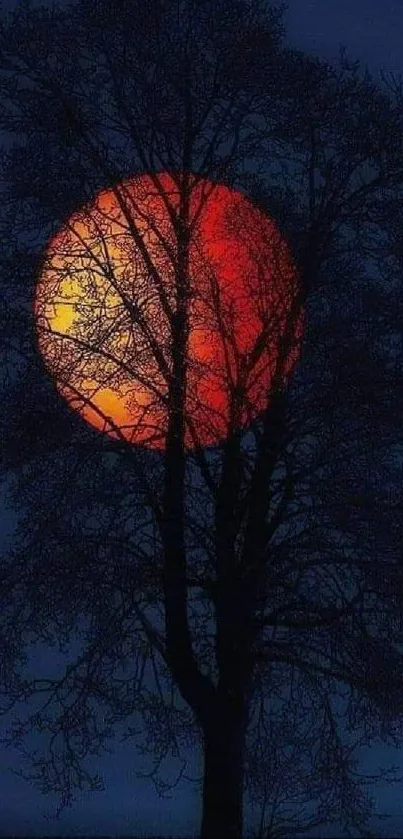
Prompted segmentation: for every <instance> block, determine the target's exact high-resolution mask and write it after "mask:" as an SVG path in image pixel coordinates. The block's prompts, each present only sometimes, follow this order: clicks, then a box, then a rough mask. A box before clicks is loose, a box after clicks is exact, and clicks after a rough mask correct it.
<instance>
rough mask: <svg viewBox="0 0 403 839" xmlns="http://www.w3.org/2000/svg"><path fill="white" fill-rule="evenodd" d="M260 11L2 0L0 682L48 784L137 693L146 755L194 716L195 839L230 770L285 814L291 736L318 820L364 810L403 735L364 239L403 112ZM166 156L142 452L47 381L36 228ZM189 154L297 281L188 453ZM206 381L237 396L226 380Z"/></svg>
mask: <svg viewBox="0 0 403 839" xmlns="http://www.w3.org/2000/svg"><path fill="white" fill-rule="evenodd" d="M282 34H283V33H282V27H281V12H280V11H279V10H276V9H274V8H271V7H269V6H267V5H266V4H265V3H257V2H253V3H251V2H246V0H245V1H243V2H236V0H231V2H229V0H226V1H225V2H224V0H220V2H217V0H215V2H214V4H213V3H212V2H211V0H204V2H202V3H200V2H199V3H195V2H191V0H187V2H182V3H181V2H179V0H175V1H174V0H170V2H168V3H167V2H164V3H162V2H159V0H153V2H152V3H148V4H147V6H146V8H144V5H143V4H140V3H136V2H127V3H126V2H125V3H123V4H122V5H121V11H120V16H119V18H118V19H117V18H116V15H115V12H114V11H113V10H112V9H111V7H110V4H107V3H105V2H96V0H80V2H79V3H77V4H75V5H72V6H70V7H68V8H67V9H66V8H65V9H59V8H56V7H49V8H46V7H43V8H42V7H41V8H39V9H38V8H32V7H31V6H30V4H29V3H26V2H25V3H22V4H21V5H20V6H18V7H17V9H16V11H15V12H13V13H12V14H11V15H10V16H8V17H7V18H5V19H4V21H3V25H2V31H1V39H0V55H1V67H2V76H1V78H2V82H1V95H2V116H1V127H2V129H3V131H4V132H9V134H10V135H11V137H12V138H13V136H14V135H15V137H16V139H15V140H14V139H10V143H9V144H8V146H7V145H6V147H5V150H4V152H3V157H2V168H3V191H4V194H3V196H2V224H3V226H4V227H3V230H4V232H6V231H7V233H9V231H12V236H9V235H4V236H3V240H4V241H5V242H6V246H5V248H4V250H3V253H2V256H1V260H2V268H3V282H4V286H5V292H4V299H5V302H6V318H5V323H4V328H3V331H2V339H3V344H4V350H5V354H6V355H5V361H6V363H5V365H4V370H5V375H6V373H8V377H7V378H6V379H5V398H6V400H7V410H6V411H5V412H4V438H5V439H6V441H7V446H6V451H5V457H4V470H5V474H6V475H7V477H8V479H9V480H10V481H11V483H12V499H13V503H15V504H17V503H18V505H19V506H20V508H22V510H23V511H24V514H23V515H22V518H21V525H20V529H19V532H18V533H17V537H16V542H15V545H13V547H12V549H11V551H10V553H9V555H8V556H7V557H4V559H3V562H2V591H3V602H4V611H3V614H2V618H1V620H2V639H3V641H2V643H3V645H4V657H3V660H4V665H3V672H2V678H3V682H4V691H5V693H6V695H7V697H8V700H9V701H8V704H7V705H6V706H5V708H7V709H10V708H11V707H13V706H14V705H15V704H16V703H17V702H18V700H20V699H21V698H25V699H26V698H28V697H29V696H32V697H34V698H35V701H36V702H38V707H37V710H36V712H35V715H34V718H33V719H30V720H29V723H28V724H29V725H32V724H36V725H37V727H38V729H39V730H41V731H42V732H44V735H45V736H46V738H47V742H46V744H45V745H46V748H45V750H44V754H43V755H42V756H41V755H35V756H34V771H33V774H32V775H31V777H33V778H35V779H36V780H37V781H39V783H40V785H41V787H42V789H43V790H44V791H45V792H46V791H49V790H56V791H58V792H59V793H60V794H61V799H62V803H67V802H68V801H69V800H70V799H71V796H72V794H73V791H74V788H75V787H76V786H80V785H84V786H85V785H86V784H87V785H88V784H89V785H90V786H91V784H93V785H94V784H95V786H96V779H95V781H94V780H93V779H91V776H90V774H89V773H88V771H87V769H86V758H87V757H88V756H89V755H91V754H92V753H93V751H94V750H96V749H97V748H101V747H102V745H103V744H104V742H105V741H106V740H107V739H108V738H109V737H110V736H111V735H112V733H113V728H114V727H116V726H118V725H120V724H121V723H123V722H125V723H126V725H127V734H128V736H133V737H141V729H139V728H138V725H137V724H138V723H139V722H140V721H142V724H143V725H144V726H145V730H146V732H147V741H146V746H147V748H148V749H151V750H154V754H155V757H156V764H157V765H158V763H159V761H160V760H161V759H162V757H163V755H164V754H167V753H169V752H171V753H172V754H174V755H181V752H182V749H183V746H184V745H186V743H188V742H189V741H190V742H191V739H192V738H194V737H195V736H196V735H197V736H198V737H199V739H200V742H201V744H202V749H203V754H204V769H203V818H202V825H201V835H202V836H203V837H205V839H207V837H215V836H221V835H226V836H234V837H240V836H242V833H243V798H244V789H245V786H246V785H249V790H250V791H251V793H252V795H253V794H254V795H257V796H258V797H259V795H261V796H262V797H263V798H264V799H265V801H268V802H269V804H271V806H272V812H273V814H274V816H273V818H274V821H273V824H272V825H271V827H270V825H267V830H269V829H270V830H272V832H273V830H274V829H275V826H276V823H277V828H278V833H279V831H280V828H281V825H282V824H284V814H282V813H281V812H280V814H278V813H276V806H277V804H278V802H279V801H281V799H282V798H283V799H284V793H285V796H286V798H287V796H291V791H290V789H289V785H287V783H285V784H284V787H283V791H282V792H281V789H280V790H279V786H278V782H279V777H280V772H279V768H278V767H279V764H280V765H281V766H283V767H287V766H288V767H289V766H290V755H292V756H293V760H294V761H295V760H297V759H298V760H299V761H300V763H299V766H300V775H299V777H300V779H302V780H301V792H300V799H299V800H301V798H302V799H303V798H304V796H306V798H307V800H308V801H309V800H310V799H311V798H312V797H314V798H317V799H319V801H320V805H319V808H318V810H317V813H316V816H315V818H316V823H324V822H326V821H327V820H330V819H334V818H339V819H344V820H345V821H348V823H349V824H350V825H351V826H352V827H355V828H356V829H359V828H360V826H361V824H362V823H363V821H364V818H365V816H366V815H367V808H366V805H365V801H364V799H363V797H362V791H361V787H360V785H359V783H357V779H356V776H355V775H354V748H353V747H354V745H356V744H357V742H358V743H359V744H360V743H362V742H366V741H368V740H370V739H371V738H375V737H378V736H382V737H383V738H385V739H386V740H387V739H388V738H389V739H391V738H392V739H393V738H395V739H396V742H400V740H401V732H400V725H401V720H402V700H401V696H402V678H401V676H400V673H401V664H402V655H401V643H402V632H401V603H402V599H401V591H402V588H401V587H402V579H401V567H400V564H399V560H398V552H397V542H398V539H397V538H396V535H395V531H394V532H393V533H392V532H390V527H389V525H390V523H391V522H392V523H394V520H395V512H394V510H395V509H396V506H397V504H401V501H398V500H397V496H398V492H399V490H398V488H397V487H396V483H395V478H394V475H393V467H392V466H391V465H390V462H388V459H389V460H390V456H391V453H392V450H393V446H394V445H395V443H396V439H397V433H398V431H397V424H396V421H395V407H394V405H396V403H397V400H398V399H400V396H401V369H400V368H399V364H400V363H401V361H399V362H398V361H397V356H396V351H395V348H394V347H391V346H390V342H388V340H387V339H388V337H389V336H390V335H391V334H392V333H391V330H390V328H389V325H390V313H389V311H388V305H387V301H386V302H385V299H384V298H385V278H382V277H381V278H379V276H378V275H377V264H378V263H377V260H378V261H379V259H381V258H382V259H385V258H386V256H387V258H388V259H390V260H391V261H392V262H393V260H394V259H395V262H393V265H394V268H395V271H396V276H397V280H398V282H400V281H401V280H400V275H399V273H398V263H397V261H396V257H395V255H394V252H393V248H392V247H391V246H390V243H391V242H392V241H394V240H393V236H394V228H393V215H392V214H391V207H392V206H393V205H394V206H396V203H395V204H394V202H398V201H399V200H400V198H401V177H402V163H401V153H400V147H399V145H398V144H397V137H399V136H400V133H401V131H400V129H401V113H400V110H399V107H398V105H397V103H396V102H395V101H394V100H393V98H392V97H391V96H390V95H389V94H388V92H387V91H386V90H381V89H380V88H379V87H377V86H376V85H375V83H374V82H373V81H372V80H371V78H370V77H369V76H368V75H366V76H364V77H362V74H361V73H360V71H359V67H358V66H357V65H354V64H353V63H351V62H349V61H348V60H347V59H346V57H345V56H344V55H342V56H341V58H340V62H339V65H338V66H337V67H336V68H331V67H330V66H328V65H327V64H325V63H323V62H320V61H317V60H312V59H310V58H307V57H306V56H304V55H302V54H300V53H298V52H293V51H289V50H285V49H284V47H283V45H282ZM166 170H169V171H170V172H171V173H182V174H179V175H177V176H176V177H177V181H176V187H177V190H178V195H179V198H180V202H179V206H180V211H177V213H176V216H175V214H174V216H175V218H174V221H176V227H175V225H174V228H175V230H174V232H175V237H176V238H175V251H174V261H175V260H176V262H175V266H176V269H177V270H176V275H175V276H176V292H177V299H176V306H177V309H176V311H173V312H171V318H172V321H171V324H170V326H171V338H170V341H171V343H170V347H169V352H170V353H171V355H170V360H171V363H172V365H173V368H172V369H173V375H172V378H171V380H170V383H171V386H170V387H168V389H167V396H168V429H167V438H166V446H165V450H164V454H161V452H154V451H149V450H146V449H144V448H142V447H138V446H131V445H128V443H127V440H125V439H122V438H121V437H119V434H116V435H115V438H111V437H109V438H108V437H106V436H105V435H100V434H98V433H97V432H96V431H94V430H93V429H91V428H89V427H87V426H86V425H85V424H84V423H83V422H82V421H81V420H80V418H79V417H78V416H77V414H74V413H73V412H71V411H70V410H69V409H68V407H67V406H66V405H65V404H64V403H63V401H62V400H60V398H59V397H58V395H57V393H56V392H55V388H54V382H53V380H52V378H51V377H50V376H49V375H48V374H47V372H46V371H45V369H44V367H43V363H42V361H41V358H40V356H39V354H38V351H37V344H36V338H35V333H34V328H33V318H32V309H31V306H30V300H32V288H33V284H34V282H35V279H36V276H37V273H38V271H39V270H40V267H41V265H42V261H41V260H42V254H41V249H42V247H43V245H44V243H45V242H46V241H47V240H48V238H49V237H50V236H51V235H53V234H54V233H55V232H56V231H58V230H59V229H60V228H61V226H62V225H63V224H64V223H65V221H66V219H67V218H69V216H70V214H71V213H72V212H74V211H76V210H77V208H79V207H82V206H83V205H84V204H85V203H86V202H88V201H90V200H91V199H92V198H93V196H94V194H95V193H97V192H98V191H99V190H100V189H105V188H108V189H112V190H113V191H115V194H118V192H119V186H118V185H119V184H121V183H122V181H124V180H125V179H127V178H131V177H133V175H136V174H138V173H144V172H147V173H151V175H152V177H153V178H154V186H155V187H156V189H158V188H159V184H160V181H159V180H158V174H157V173H158V172H160V171H166ZM189 172H190V173H195V174H196V176H197V177H199V178H208V179H210V180H212V181H214V182H217V183H226V184H228V185H230V186H232V187H236V188H239V189H242V190H243V191H244V192H246V194H247V195H249V197H250V198H252V199H253V201H254V202H255V203H256V206H258V207H259V208H260V209H261V210H262V211H264V212H265V213H268V214H269V216H271V217H273V218H275V219H276V221H277V223H278V224H279V226H280V229H281V231H282V233H283V235H284V236H285V238H286V240H287V241H288V242H289V243H290V246H291V247H292V250H293V254H294V259H295V263H296V265H297V268H298V271H299V276H300V278H301V288H300V291H299V292H298V294H297V295H296V296H295V298H294V304H295V305H291V310H290V311H291V314H290V319H289V323H288V329H287V328H285V330H284V333H283V336H282V338H283V343H282V346H280V348H279V353H278V358H279V360H280V361H279V366H278V371H277V375H273V377H272V382H271V388H270V393H269V394H268V398H267V404H266V406H265V408H264V410H262V411H261V412H260V413H259V416H258V417H252V421H251V423H249V424H248V425H247V427H246V428H244V429H242V428H241V429H239V427H238V426H237V424H236V423H235V422H234V423H233V424H232V426H231V425H230V426H229V428H228V435H227V436H226V438H225V439H224V440H222V441H221V442H220V443H219V444H217V445H216V446H213V447H212V448H209V449H205V448H204V447H203V446H197V445H196V446H195V447H194V448H193V449H191V450H190V451H187V450H186V449H185V445H184V434H185V423H186V419H188V418H187V417H186V405H185V391H184V387H185V376H186V360H187V358H186V352H185V350H184V348H185V347H186V323H187V317H188V315H187V309H186V294H183V293H182V296H181V293H180V292H181V289H182V292H183V289H186V277H187V273H188V272H187V270H186V258H187V257H188V255H189V249H190V247H191V242H190V241H189V235H188V234H189V223H188V219H187V218H186V210H185V208H186V204H187V201H186V199H189V193H190V192H191V190H192V184H191V181H190V180H189V178H188V176H187V174H186V173H189ZM183 173H184V174H183ZM181 212H182V215H181ZM241 230H242V225H241ZM132 235H133V237H134V241H135V242H136V228H135V226H134V228H133V229H132ZM169 244H170V243H169V242H168V243H166V246H167V245H169ZM181 260H182V262H181ZM151 262H152V260H151ZM207 267H208V266H207ZM259 268H262V266H260V265H259V264H258V265H257V269H259ZM154 269H155V266H154V267H153V265H149V270H150V272H151V274H152V276H153V279H154V281H155V282H156V283H157V282H158V279H159V278H158V271H156V272H154ZM262 270H263V268H262ZM374 300H376V303H377V307H379V308H375V306H374ZM181 303H182V304H183V308H182V310H181V311H180V304H181ZM303 308H305V311H306V315H305V317H306V327H305V338H304V346H303V353H302V360H301V362H300V363H299V365H298V367H297V368H296V371H295V374H294V376H293V379H292V383H291V386H290V388H288V389H287V388H286V387H285V375H284V374H285V367H286V365H287V364H288V362H289V357H290V352H291V350H292V341H293V340H294V336H295V319H296V317H298V316H299V315H300V312H301V309H303ZM180 314H181V315H182V317H178V315H180ZM130 316H131V317H132V318H135V315H134V314H133V313H131V315H130ZM136 316H137V317H138V314H137V315H136ZM225 326H226V325H225V324H224V326H223V335H224V334H225V337H226V339H227V340H228V342H229V344H231V333H230V332H229V334H228V328H225V330H224V327H225ZM259 337H261V338H262V340H261V341H260V344H258V345H257V347H256V354H257V356H258V358H259V357H260V356H259V353H260V354H261V353H264V352H265V348H266V349H267V343H265V341H264V340H263V339H266V335H265V334H264V330H262V335H261V336H259ZM151 338H152V336H150V340H151ZM94 340H99V334H98V336H95V339H94ZM232 343H233V341H232ZM155 349H157V350H158V346H157V347H155V348H154V350H155ZM244 361H245V359H244ZM7 362H9V364H8V363H7ZM175 372H176V375H175ZM238 384H239V383H238ZM391 387H393V400H394V404H393V402H392V396H391ZM247 396H248V393H247V388H246V385H245V383H244V388H243V391H242V390H241V397H243V400H244V402H247ZM230 399H231V400H232V407H233V408H234V412H235V407H236V400H237V399H239V389H238V391H237V389H236V387H234V388H233V389H232V391H231V396H230ZM385 405H386V406H387V407H388V410H387V411H385ZM234 416H235V413H234ZM11 417H13V420H12V422H11V420H10V418H11ZM353 482H354V483H353ZM391 491H393V493H394V495H395V499H396V501H394V504H393V505H392V506H393V511H392V512H391V506H390V502H389V498H388V494H389V495H390V492H391ZM55 511H57V515H55ZM379 533H382V539H381V540H380V539H379ZM380 569H381V570H382V573H381V570H380ZM72 637H75V638H76V639H78V640H79V643H80V648H79V650H78V652H77V655H76V656H75V657H74V659H73V660H72V661H71V660H70V661H68V662H67V664H66V668H65V670H64V671H63V673H62V674H57V675H56V676H52V677H49V676H48V675H47V676H46V677H43V678H42V677H38V676H36V677H34V678H32V677H31V678H30V677H29V676H28V675H27V673H26V672H24V669H23V668H22V667H21V665H23V664H24V652H25V651H26V649H27V645H28V644H29V643H32V642H35V641H38V640H40V641H45V642H47V643H57V644H60V648H61V650H62V651H63V650H64V651H65V652H66V653H67V652H68V648H69V647H68V645H69V640H70V639H71V638H72ZM42 696H43V697H44V699H43V702H42V703H41V697H42ZM340 708H342V710H343V714H341V712H340ZM291 720H293V722H294V724H295V728H294V727H292V728H291V725H290V721H291ZM341 720H344V721H346V720H347V722H344V725H345V726H346V728H345V730H344V731H343V727H342V722H341ZM23 730H24V725H23V724H21V723H17V725H16V727H15V728H14V730H13V732H12V735H11V736H12V739H14V741H16V740H19V739H20V738H21V736H22V734H23ZM273 744H274V747H273V748H271V746H273ZM182 771H185V764H184V763H183V764H182ZM268 771H270V780H271V789H267V788H265V787H264V784H263V776H264V774H265V772H268ZM273 776H275V777H273ZM304 777H305V778H306V779H307V780H306V781H304ZM308 779H310V780H308ZM259 790H260V793H259ZM280 810H281V807H280ZM276 820H277V822H276ZM308 824H309V821H308V822H307V823H305V825H304V824H302V825H300V827H301V830H302V829H303V828H304V827H305V828H306V827H307V825H308ZM265 830H266V826H265V825H264V824H262V831H265ZM295 832H296V828H295ZM278 833H277V835H278ZM267 835H269V834H267Z"/></svg>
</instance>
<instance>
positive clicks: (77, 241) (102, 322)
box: [34, 172, 303, 449]
mask: <svg viewBox="0 0 403 839" xmlns="http://www.w3.org/2000/svg"><path fill="white" fill-rule="evenodd" d="M184 183H185V184H186V195H187V201H186V202H184V200H183V190H184V187H183V184H184ZM184 242H186V245H184ZM179 265H180V266H182V268H181V270H182V293H183V277H184V276H185V284H186V300H187V304H186V319H187V329H186V335H187V338H186V365H185V377H186V381H185V387H184V393H185V397H184V423H185V431H184V435H185V438H184V439H185V446H186V447H187V448H188V449H192V448H194V447H195V446H199V445H200V446H212V445H217V444H218V443H219V442H220V441H221V440H223V439H225V438H226V437H227V436H228V435H229V434H230V433H231V432H232V431H234V430H236V429H239V428H245V427H247V426H248V425H249V424H250V423H251V422H252V421H253V420H254V419H256V417H257V416H258V414H260V413H261V412H262V411H263V410H264V409H265V407H266V406H267V404H268V401H270V393H271V390H272V389H273V386H274V385H273V383H274V381H277V380H278V377H279V376H281V377H282V381H284V378H286V377H287V376H289V374H290V372H291V370H292V369H293V367H294V365H295V362H296V360H297V358H298V355H299V346H300V340H301V335H302V318H303V315H302V312H301V311H297V312H296V311H295V309H296V306H295V301H296V300H297V295H298V291H299V280H298V275H297V271H296V269H295V266H294V263H293V260H292V257H291V253H290V251H289V248H288V246H287V245H286V243H285V241H284V240H283V239H282V237H281V235H280V232H279V230H278V228H277V226H276V224H275V222H274V221H273V220H272V219H271V218H269V217H268V216H267V215H266V214H265V213H263V212H262V211H261V210H259V209H258V208H257V206H256V205H255V204H253V203H252V202H251V201H250V200H249V199H248V198H247V197H246V196H245V195H244V194H243V193H241V192H239V191H238V190H235V189H231V188H229V187H228V186H225V185H223V184H219V183H215V182H212V181H210V180H208V179H205V178H201V177H199V176H196V175H188V176H187V177H186V178H185V177H184V173H168V172H160V173H156V174H143V175H139V176H136V177H133V178H130V179H128V180H126V181H122V182H121V183H119V184H117V185H116V186H114V187H111V188H108V189H104V190H102V191H100V192H99V193H98V194H97V195H96V196H95V197H94V198H93V199H92V200H91V201H89V202H88V203H87V204H85V205H84V206H83V207H82V208H81V209H79V210H77V211H76V212H75V213H73V214H72V215H71V216H70V218H69V219H68V220H67V221H66V223H65V224H64V225H63V226H62V227H61V229H60V230H59V231H58V232H57V233H56V234H55V235H54V236H53V237H52V238H51V240H50V241H49V243H48V245H47V247H46V249H45V252H44V258H43V262H42V267H41V271H40V276H39V278H38V282H37V286H36V291H35V300H34V311H35V322H36V330H37V342H38V346H39V349H40V352H41V353H42V356H43V358H44V361H45V364H46V367H47V368H48V370H49V372H50V374H51V375H52V377H53V379H54V382H55V386H56V387H57V389H58V391H59V393H60V394H61V395H62V396H63V398H64V399H66V400H67V402H68V404H69V405H70V407H71V408H72V409H73V410H74V411H76V412H78V414H80V415H81V417H82V418H84V419H85V420H86V421H87V423H89V424H90V425H91V426H93V427H95V428H96V429H98V431H101V432H103V433H105V434H106V435H108V436H109V437H112V438H115V439H117V438H118V439H124V440H126V441H127V442H129V443H132V444H140V445H143V446H146V447H149V448H154V449H164V447H165V442H166V433H167V427H168V418H169V411H170V400H169V382H170V376H171V374H172V369H173V352H172V348H173V326H172V324H173V321H174V318H175V317H176V316H177V307H178V288H179V282H180V280H179V279H178V277H179V270H178V266H179ZM184 265H185V266H186V267H185V274H184V269H183V266H184Z"/></svg>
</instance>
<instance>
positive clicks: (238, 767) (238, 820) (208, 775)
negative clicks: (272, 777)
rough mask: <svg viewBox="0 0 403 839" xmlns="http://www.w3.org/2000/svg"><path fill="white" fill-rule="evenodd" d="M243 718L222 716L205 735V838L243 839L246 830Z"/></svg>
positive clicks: (203, 833)
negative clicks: (244, 820) (244, 824)
mask: <svg viewBox="0 0 403 839" xmlns="http://www.w3.org/2000/svg"><path fill="white" fill-rule="evenodd" d="M243 747H244V724H243V721H242V719H239V718H238V719H236V720H231V715H228V714H221V715H220V717H219V718H218V719H216V721H215V723H214V724H213V725H211V726H209V729H208V731H206V732H205V736H204V779H203V816H202V826H201V839H222V837H228V839H241V837H242V829H243Z"/></svg>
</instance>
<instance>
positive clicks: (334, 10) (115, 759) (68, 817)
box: [0, 0, 403, 837]
mask: <svg viewBox="0 0 403 839" xmlns="http://www.w3.org/2000/svg"><path fill="white" fill-rule="evenodd" d="M11 5H13V2H12V0H8V2H7V0H5V2H4V3H3V6H7V7H10V6H11ZM288 5H289V10H288V12H287V13H286V15H285V22H286V26H287V30H288V38H287V40H288V42H289V43H290V44H291V45H293V46H296V47H298V48H301V49H305V50H307V51H310V52H312V53H314V54H317V55H318V56H321V57H325V58H327V59H330V60H331V59H333V58H336V57H337V54H338V49H339V44H340V43H343V44H344V45H345V46H346V47H347V50H348V52H349V54H350V56H351V57H357V58H359V59H360V60H361V61H362V62H364V63H366V64H367V65H368V67H369V69H370V70H372V71H374V72H376V73H377V72H379V70H380V69H384V70H393V71H395V72H403V54H402V49H403V40H402V33H403V3H402V0H395V2H394V1H393V0H289V4H288ZM1 521H3V529H5V528H7V529H8V528H9V521H8V519H7V518H6V517H4V518H3V520H0V524H1ZM363 761H364V762H365V767H366V769H367V768H369V769H371V768H373V769H375V768H376V767H377V766H378V764H380V763H383V765H387V764H390V763H392V762H393V763H398V764H400V765H401V767H402V769H403V757H402V756H401V752H400V753H399V752H397V751H396V750H391V749H385V748H384V747H377V746H373V747H372V749H371V750H369V751H368V752H367V753H366V755H365V757H364V756H363ZM7 766H12V767H14V768H18V759H17V757H14V758H13V755H12V753H9V752H7V753H2V754H0V836H1V835H3V836H5V835H7V834H10V833H12V834H14V835H23V834H25V835H30V836H39V835H46V834H49V835H50V834H53V835H56V834H59V835H63V834H64V835H66V834H70V835H74V834H77V835H79V834H85V833H86V834H90V833H94V834H96V833H98V834H108V833H112V834H115V833H116V834H125V833H126V834H136V833H137V834H143V835H147V834H148V835H153V834H154V835H158V834H164V835H169V834H171V835H173V836H175V835H176V836H179V835H182V836H186V835H188V836H189V835H191V834H192V833H193V834H196V832H197V829H198V825H199V821H200V801H199V795H198V792H197V790H195V789H193V790H192V789H191V786H190V785H189V784H188V783H186V782H183V783H182V784H179V785H178V786H177V787H176V788H175V789H174V790H173V792H172V798H171V799H165V800H161V799H159V798H158V797H157V796H156V794H155V791H154V787H153V785H152V782H151V781H147V780H144V781H140V780H138V779H136V777H135V774H134V768H135V766H138V768H140V769H143V768H144V770H146V769H147V767H146V766H144V764H140V762H139V759H138V758H136V754H135V752H134V750H133V747H132V746H130V745H126V746H123V745H122V746H121V747H120V748H118V747H117V748H116V749H115V750H114V752H113V753H112V754H108V755H106V756H105V757H104V758H103V759H102V760H101V761H99V760H97V766H98V768H99V769H100V771H101V772H102V773H103V776H104V780H105V784H106V787H107V789H106V791H105V792H104V793H96V794H92V795H91V796H85V797H82V798H79V800H78V802H77V804H76V805H75V806H74V807H73V808H71V809H70V810H68V811H67V812H66V813H65V814H63V816H62V817H61V819H60V821H59V822H56V821H54V819H53V818H52V819H50V820H47V819H46V818H45V817H46V814H47V813H49V812H50V811H51V810H52V808H54V806H55V803H56V801H55V799H54V798H45V797H43V796H41V795H40V793H39V792H38V791H37V790H36V788H34V787H32V786H30V785H29V784H27V783H26V782H25V781H23V780H21V779H19V778H18V777H14V776H13V775H11V774H10V773H9V771H8V769H7ZM192 768H193V774H196V773H197V760H196V762H195V763H194V765H193V767H192ZM199 769H200V767H199ZM402 801H403V790H402V789H396V788H392V787H388V788H386V787H382V786H379V788H378V792H377V802H378V806H379V808H380V809H382V810H383V811H386V812H389V813H393V814H394V815H393V819H392V820H391V821H390V823H389V824H388V826H387V827H386V826H384V827H383V828H380V829H379V835H384V836H386V835H388V836H396V837H397V836H402V835H403V804H402Z"/></svg>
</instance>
